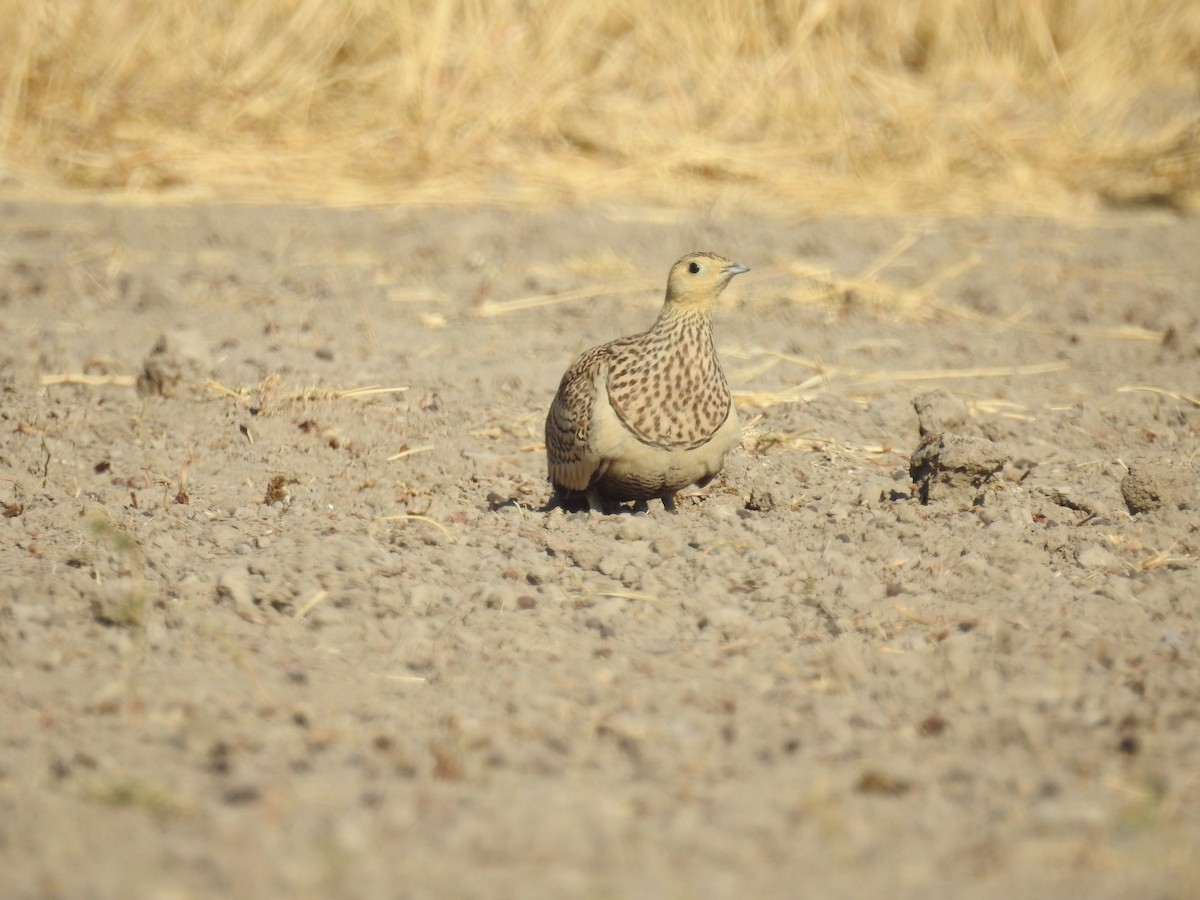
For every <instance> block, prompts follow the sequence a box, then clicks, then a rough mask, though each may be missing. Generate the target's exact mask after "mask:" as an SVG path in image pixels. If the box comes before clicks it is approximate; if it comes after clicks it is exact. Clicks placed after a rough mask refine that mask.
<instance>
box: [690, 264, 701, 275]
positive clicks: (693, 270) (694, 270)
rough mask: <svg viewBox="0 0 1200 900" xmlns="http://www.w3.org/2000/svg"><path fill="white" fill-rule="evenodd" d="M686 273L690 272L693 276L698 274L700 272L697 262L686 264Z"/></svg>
mask: <svg viewBox="0 0 1200 900" xmlns="http://www.w3.org/2000/svg"><path fill="white" fill-rule="evenodd" d="M688 271H689V272H691V273H692V274H693V275H696V274H698V273H699V272H700V263H698V262H690V263H688Z"/></svg>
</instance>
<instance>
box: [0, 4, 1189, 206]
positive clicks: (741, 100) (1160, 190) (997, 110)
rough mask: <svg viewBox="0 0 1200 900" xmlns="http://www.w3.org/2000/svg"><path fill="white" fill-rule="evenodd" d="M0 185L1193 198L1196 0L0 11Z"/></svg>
mask: <svg viewBox="0 0 1200 900" xmlns="http://www.w3.org/2000/svg"><path fill="white" fill-rule="evenodd" d="M0 47H3V48H4V50H3V53H2V54H0V79H3V83H2V86H0V181H6V182H7V183H8V184H9V185H10V186H16V187H18V188H21V187H28V186H31V185H32V186H35V187H41V188H43V189H46V188H49V187H51V186H57V187H69V188H98V189H105V190H110V191H120V192H123V193H126V194H131V195H134V196H137V197H144V198H149V199H158V198H166V197H177V196H183V197H192V196H200V197H207V196H222V197H230V198H237V199H246V200H309V201H319V202H328V203H358V202H377V201H406V200H407V201H419V202H447V203H456V202H476V201H480V200H489V201H493V202H511V203H535V204H540V203H574V202H582V201H591V202H596V201H600V202H614V203H622V204H624V203H637V204H648V205H668V206H687V207H702V208H703V207H720V208H723V209H741V210H757V211H760V212H768V213H774V214H777V215H782V216H785V217H786V216H793V215H806V214H811V213H813V212H816V211H821V210H826V211H830V210H833V211H840V212H852V213H853V212H869V211H870V212H889V211H893V212H895V211H909V212H912V211H921V212H941V213H964V212H975V211H981V210H1010V211H1011V210H1019V211H1029V212H1038V213H1045V214H1070V213H1074V212H1079V211H1081V210H1086V209H1088V208H1091V207H1093V206H1095V205H1096V204H1098V203H1105V202H1108V203H1116V204H1142V203H1153V204H1164V205H1170V206H1176V207H1188V206H1194V205H1195V203H1196V196H1197V190H1198V188H1200V3H1198V2H1196V0H892V2H887V0H695V2H693V0H658V2H655V3H650V2H645V0H610V2H601V3H597V2H593V0H255V2H252V3H243V2H239V0H0Z"/></svg>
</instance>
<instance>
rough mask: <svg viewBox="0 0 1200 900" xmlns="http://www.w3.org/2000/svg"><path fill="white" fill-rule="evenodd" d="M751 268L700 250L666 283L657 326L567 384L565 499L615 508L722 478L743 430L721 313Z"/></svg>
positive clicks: (587, 363) (562, 431)
mask: <svg viewBox="0 0 1200 900" xmlns="http://www.w3.org/2000/svg"><path fill="white" fill-rule="evenodd" d="M749 271H750V269H749V267H748V266H745V265H742V264H741V263H737V262H730V261H729V260H728V259H725V258H724V257H723V256H718V255H717V254H715V253H709V252H707V251H695V252H693V253H688V254H686V255H684V256H682V257H680V258H679V259H678V260H677V261H676V262H675V264H674V265H673V266H671V271H670V274H669V275H668V276H667V293H666V298H665V299H664V300H663V305H662V311H661V312H660V313H659V315H658V318H657V319H656V320H655V321H654V324H653V325H651V326H650V328H649V329H648V330H647V331H644V332H642V333H641V334H634V335H630V336H628V337H623V338H618V339H617V340H614V341H610V342H609V343H607V344H601V345H600V346H598V347H593V348H592V349H591V350H588V351H587V352H586V353H584V354H583V355H582V356H580V357H579V358H578V359H577V360H576V361H575V362H574V363H572V364H571V366H570V368H568V369H567V371H566V373H565V374H564V375H563V377H562V381H561V382H560V383H559V386H558V392H557V393H556V394H555V396H554V400H553V402H552V403H551V404H550V411H549V413H548V414H547V415H546V462H547V469H548V473H549V478H550V482H551V484H552V486H553V488H554V491H555V494H556V495H557V496H558V497H566V498H570V497H577V496H578V495H579V494H582V495H583V496H584V497H586V498H587V503H588V506H589V507H590V508H591V509H592V510H594V511H596V512H607V511H609V508H610V506H611V504H613V503H622V502H626V501H630V500H632V501H636V502H638V503H639V504H640V505H643V506H644V505H646V504H647V503H648V501H650V500H654V499H658V500H661V501H662V504H663V507H664V508H665V509H666V510H667V511H668V512H674V511H675V494H676V493H677V492H678V491H680V490H682V489H683V488H685V487H688V486H689V485H693V484H697V485H700V486H701V487H703V486H704V485H707V484H708V483H709V482H710V481H711V480H712V479H713V477H714V476H715V475H716V474H717V473H718V472H720V471H721V467H722V465H723V464H724V462H725V455H726V454H727V453H728V452H729V450H730V449H731V448H732V447H733V446H734V444H736V443H737V442H738V439H739V437H740V427H739V425H738V417H737V411H736V410H735V409H734V406H733V398H732V397H731V396H730V394H729V384H728V382H727V381H726V380H725V371H724V370H723V369H722V368H721V361H720V359H719V358H718V357H717V350H716V345H715V344H714V343H713V330H712V308H713V304H714V303H715V301H716V299H717V297H719V296H720V295H721V292H722V291H723V290H725V287H726V286H727V285H728V284H729V282H730V280H731V279H732V278H733V277H734V276H735V275H740V274H742V273H743V272H749Z"/></svg>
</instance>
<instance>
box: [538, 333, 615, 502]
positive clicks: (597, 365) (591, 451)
mask: <svg viewBox="0 0 1200 900" xmlns="http://www.w3.org/2000/svg"><path fill="white" fill-rule="evenodd" d="M608 355H609V348H608V346H607V345H605V346H602V347H595V348H593V349H592V350H589V351H588V352H587V353H585V354H584V355H583V356H581V357H580V358H579V359H578V360H576V361H575V363H574V364H573V365H572V366H571V368H569V369H568V370H567V372H566V374H565V375H563V378H562V381H561V382H560V383H559V386H558V393H557V394H555V395H554V402H553V403H551V404H550V412H549V414H548V415H547V416H546V462H547V466H548V468H549V475H550V481H551V483H552V484H553V485H554V486H555V487H556V488H561V489H565V490H570V491H586V490H588V488H590V487H591V486H592V484H594V483H595V481H596V480H597V479H598V478H600V477H601V475H603V468H604V460H603V458H602V457H601V456H600V455H599V454H598V453H597V452H596V449H595V447H594V446H593V443H592V441H591V440H590V437H591V430H592V425H593V420H594V415H595V409H596V400H597V396H598V386H602V385H603V384H604V383H605V382H606V381H607V373H608Z"/></svg>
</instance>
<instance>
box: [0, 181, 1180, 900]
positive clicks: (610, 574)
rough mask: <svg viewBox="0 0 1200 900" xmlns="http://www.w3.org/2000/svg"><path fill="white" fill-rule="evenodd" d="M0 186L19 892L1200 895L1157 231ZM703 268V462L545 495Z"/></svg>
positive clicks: (1163, 268) (1138, 225)
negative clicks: (566, 402) (637, 484)
mask: <svg viewBox="0 0 1200 900" xmlns="http://www.w3.org/2000/svg"><path fill="white" fill-rule="evenodd" d="M0 206H2V207H3V213H4V214H3V217H2V219H0V340H2V341H3V345H2V347H0V434H2V435H3V437H2V438H0V504H2V507H3V511H4V518H2V519H0V579H2V580H0V747H2V753H0V870H2V871H3V872H4V873H5V874H4V883H5V887H4V891H3V893H5V894H6V895H8V896H17V897H43V896H45V897H56V896H62V897H88V896H94V897H102V896H103V897H115V896H121V897H153V898H167V897H170V898H179V897H206V896H230V897H263V896H288V897H414V898H417V897H439V898H442V897H477V896H491V897H522V898H537V897H547V898H550V897H553V898H561V897H587V898H592V897H644V896H661V897H689V898H693V897H725V896H732V895H739V896H758V897H792V896H797V895H798V894H801V893H803V894H806V895H810V896H820V897H862V896H884V895H887V896H896V897H906V896H912V897H916V896H921V897H925V896H930V895H934V896H950V895H957V896H964V895H967V894H970V895H971V896H981V897H987V896H993V897H1011V896H1014V895H1015V894H1018V893H1019V894H1020V895H1022V896H1028V897H1061V896H1066V895H1067V894H1070V895H1073V896H1091V897H1113V898H1116V897H1130V896H1155V897H1161V898H1185V897H1193V896H1196V895H1197V894H1200V863H1198V862H1197V860H1196V856H1195V848H1196V847H1197V846H1198V844H1200V812H1198V810H1200V668H1198V663H1200V643H1198V639H1200V633H1198V630H1197V629H1198V621H1197V613H1198V610H1200V600H1198V597H1200V574H1198V570H1197V565H1198V564H1197V561H1196V560H1197V556H1198V555H1200V494H1198V489H1197V482H1198V478H1197V471H1198V468H1200V462H1198V461H1197V454H1198V452H1200V399H1198V397H1197V395H1198V394H1200V293H1198V289H1197V285H1198V284H1200V256H1198V255H1197V253H1196V247H1197V246H1200V225H1198V224H1196V223H1195V222H1193V221H1189V220H1181V219H1172V218H1168V217H1163V218H1137V219H1135V218H1103V219H1098V220H1096V221H1093V222H1090V223H1085V224H1077V225H1067V224H1054V223H1046V222H1040V221H1031V220H1015V219H1014V220H991V221H971V222H937V221H838V220H829V221H813V222H804V223H798V224H789V225H783V224H772V223H763V222H747V221H714V220H711V219H691V218H687V217H683V218H679V219H678V220H669V219H668V218H667V217H663V216H657V217H655V216H651V215H649V214H642V213H639V212H638V211H636V210H634V211H613V210H578V211H571V212H561V213H545V214H542V213H526V212H518V211H503V210H499V211H498V210H488V209H462V210H432V209H412V208H405V209H387V210H360V211H335V210H319V209H307V208H304V209H301V208H286V207H275V208H239V207H226V206H220V207H218V206H207V207H194V208H168V207H145V208H139V207H119V206H111V205H68V204H61V203H59V204H45V203H36V202H30V201H17V200H12V201H8V202H3V203H0ZM696 248H704V249H712V250H715V251H717V252H720V253H722V254H723V255H725V256H728V257H730V258H733V259H737V260H739V261H742V262H744V263H746V264H748V265H749V266H751V267H752V269H753V271H752V273H751V274H749V275H746V276H742V277H741V278H739V279H737V280H736V281H735V282H734V284H733V286H732V287H731V288H730V290H729V291H728V292H727V293H726V295H725V297H724V298H723V301H722V307H721V309H720V310H719V311H718V318H717V325H716V330H717V337H718V343H719V345H720V347H721V350H722V353H723V355H724V358H725V360H726V368H727V370H728V372H729V375H730V381H731V383H732V384H733V386H734V387H735V389H736V391H737V394H738V402H739V406H740V408H741V414H742V420H743V423H744V425H745V433H744V438H743V442H742V446H741V447H740V448H739V449H738V450H737V451H735V453H734V454H733V455H732V456H731V457H730V459H729V460H728V464H727V467H726V471H725V473H724V474H723V476H722V477H721V478H720V479H718V480H717V481H716V482H714V483H713V484H712V485H710V486H709V487H708V488H707V489H706V490H705V491H702V492H692V493H691V494H690V495H684V496H683V497H681V502H680V511H679V512H678V513H677V514H675V515H670V514H668V513H666V512H665V511H664V510H663V509H662V508H661V507H660V506H658V504H654V505H653V507H652V508H651V510H650V511H649V513H648V514H636V515H635V514H632V513H631V512H630V511H628V510H627V511H625V512H622V513H619V514H614V515H611V516H596V515H594V514H592V515H588V514H584V513H571V512H565V511H563V510H562V509H557V508H550V507H548V500H549V496H550V495H549V490H548V486H547V484H546V483H545V479H544V457H543V452H542V448H541V426H542V421H543V417H544V415H545V410H546V407H547V405H548V403H549V400H550V398H551V396H552V395H553V392H554V390H555V388H556V386H557V380H558V377H559V375H560V374H561V373H562V371H563V370H564V369H565V368H566V366H567V365H568V364H569V362H570V361H571V359H572V358H573V357H574V356H575V355H576V354H577V353H578V352H580V351H582V350H584V349H586V348H587V347H589V346H591V345H593V344H595V343H598V342H601V341H603V340H607V339H609V338H612V337H615V336H618V335H620V334H624V333H629V332H633V331H636V330H639V329H640V328H643V327H645V326H646V325H647V324H648V323H649V322H650V320H651V319H652V318H653V317H654V315H655V313H656V311H657V307H658V304H659V302H660V300H661V291H662V285H663V280H664V278H665V274H666V271H667V268H668V267H669V265H670V263H671V262H672V261H673V260H674V259H675V258H676V257H678V256H679V255H681V254H682V253H684V252H685V251H688V250H692V249H696ZM370 388H374V389H375V390H366V389H370ZM922 432H924V434H922Z"/></svg>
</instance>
